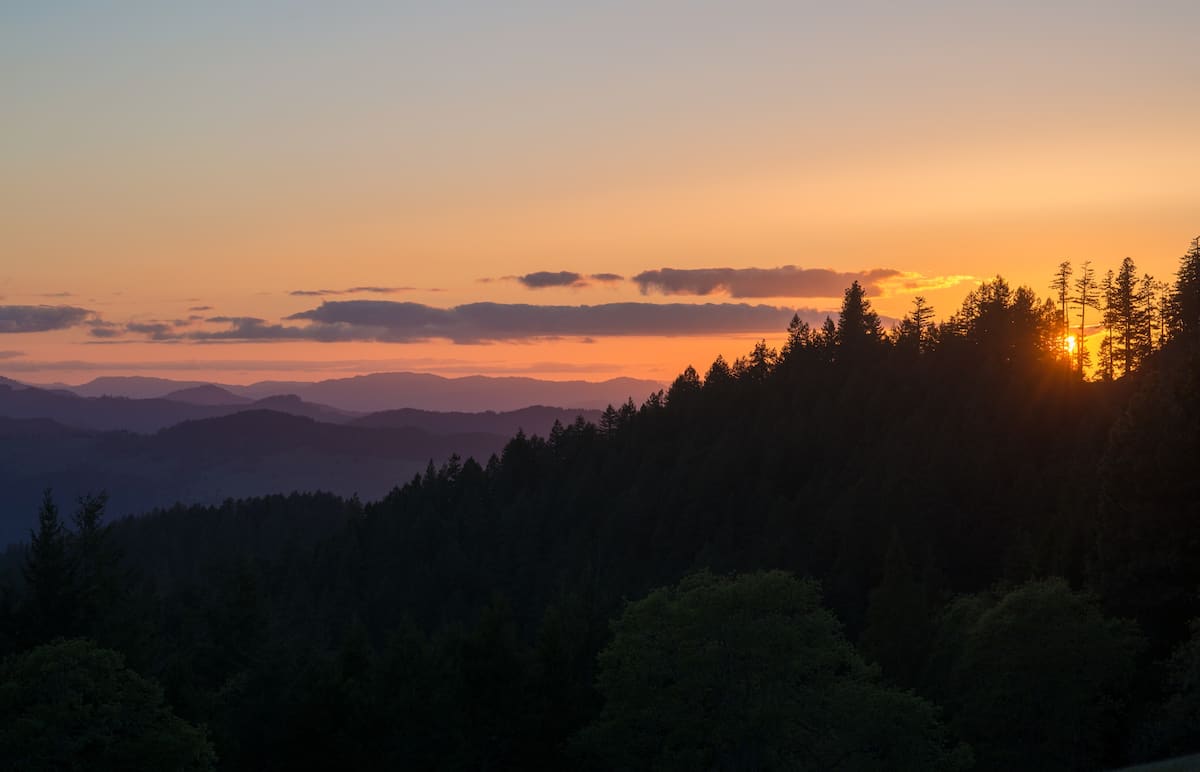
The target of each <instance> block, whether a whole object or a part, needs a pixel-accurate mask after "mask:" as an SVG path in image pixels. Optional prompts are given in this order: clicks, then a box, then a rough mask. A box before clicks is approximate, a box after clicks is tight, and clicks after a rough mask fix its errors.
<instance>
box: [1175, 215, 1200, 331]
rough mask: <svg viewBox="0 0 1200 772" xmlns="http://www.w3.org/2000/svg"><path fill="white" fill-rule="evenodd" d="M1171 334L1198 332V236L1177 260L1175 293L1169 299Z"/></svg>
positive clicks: (1199, 274)
mask: <svg viewBox="0 0 1200 772" xmlns="http://www.w3.org/2000/svg"><path fill="white" fill-rule="evenodd" d="M1171 330H1172V334H1174V333H1182V334H1184V335H1195V334H1196V332H1197V330H1200V236H1197V237H1196V238H1194V239H1192V244H1191V246H1190V247H1189V248H1188V251H1187V252H1186V253H1185V254H1184V255H1183V257H1181V258H1180V259H1179V271H1178V272H1177V273H1176V274H1175V292H1174V294H1173V295H1172V297H1171Z"/></svg>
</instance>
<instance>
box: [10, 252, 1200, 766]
mask: <svg viewBox="0 0 1200 772" xmlns="http://www.w3.org/2000/svg"><path fill="white" fill-rule="evenodd" d="M1046 289H1047V290H1048V291H1049V293H1050V294H1049V296H1048V297H1043V296H1042V295H1041V294H1040V293H1039V291H1038V290H1035V289H1033V288H1030V287H1012V286H1010V285H1009V283H1008V282H1006V281H1005V280H1004V279H1003V278H1001V277H996V278H995V279H992V280H989V281H985V282H983V283H982V284H980V285H979V286H977V287H976V288H975V289H973V290H972V291H971V292H970V293H969V294H968V295H967V297H966V298H965V299H964V301H963V303H962V305H961V307H960V308H959V309H957V310H955V311H954V312H953V313H949V314H946V315H945V320H944V321H941V322H937V321H934V320H935V314H936V311H935V309H933V308H931V307H929V305H928V304H927V303H926V302H925V301H924V300H923V299H922V298H920V297H918V298H916V300H915V302H914V304H913V308H912V310H911V312H910V313H909V314H908V315H907V316H906V317H905V318H904V319H903V320H902V321H901V322H900V323H899V324H898V325H897V326H896V327H895V328H894V329H891V330H885V329H884V328H883V326H882V324H881V322H880V319H879V317H878V315H877V314H876V313H875V312H874V311H873V310H872V308H871V303H870V300H869V299H868V298H867V297H866V296H865V293H864V291H863V289H862V287H861V286H859V285H858V284H857V283H855V284H853V285H852V286H850V287H849V288H848V289H847V290H846V292H845V297H844V300H843V303H842V307H841V310H840V313H839V314H838V315H837V318H836V319H835V318H829V319H827V320H826V322H825V324H824V325H823V326H821V327H820V328H810V327H809V326H808V325H806V324H805V323H803V322H801V321H800V320H799V319H798V318H797V319H796V320H795V321H794V322H793V324H792V326H791V327H790V328H789V330H788V337H787V340H786V343H785V344H784V345H783V346H782V347H781V348H779V349H778V350H776V349H774V348H772V347H770V346H768V345H767V344H766V343H765V342H762V343H759V344H758V345H756V346H755V347H754V349H753V350H752V351H750V352H747V353H746V354H745V355H744V356H740V357H737V358H735V359H734V360H733V361H731V362H730V361H727V360H726V359H724V358H722V357H718V358H717V359H716V361H714V362H713V363H711V365H709V366H708V367H707V368H703V369H704V372H703V374H702V373H701V372H700V371H699V370H696V369H694V368H693V367H688V368H687V369H685V370H684V371H683V372H682V373H681V374H680V375H679V376H678V377H677V378H676V379H675V380H674V382H673V383H672V384H671V386H670V388H669V389H666V390H664V391H661V392H658V393H654V394H650V395H648V397H647V398H646V399H645V400H644V401H643V402H642V403H641V404H640V405H639V404H636V403H634V402H633V401H630V402H627V403H625V404H623V405H619V406H610V407H609V408H608V409H607V410H606V411H604V413H603V414H602V415H601V416H600V418H599V420H598V421H597V422H595V423H590V422H587V421H584V420H583V419H579V420H577V421H575V422H573V423H569V424H565V425H564V424H562V423H557V424H556V425H555V426H554V428H553V429H552V430H551V431H550V432H549V433H548V434H547V436H545V437H542V436H527V435H525V434H524V433H520V432H518V433H517V434H516V435H515V436H513V437H512V438H511V439H509V440H508V442H507V443H506V444H505V446H504V448H503V451H502V452H501V453H498V454H496V455H493V456H491V457H490V458H486V459H475V458H460V457H458V456H451V457H450V458H448V459H436V460H435V461H436V462H435V461H431V462H430V464H429V466H428V468H427V470H426V471H425V472H424V473H423V474H418V475H416V476H415V477H413V478H412V479H409V480H405V481H397V482H398V484H397V486H396V487H395V488H394V489H393V490H392V491H391V492H390V493H389V494H388V495H386V496H385V497H383V498H382V499H380V500H378V501H366V502H364V501H360V500H359V499H358V498H357V497H350V498H344V497H339V496H334V495H332V494H327V493H320V492H291V493H286V492H281V493H280V494H279V495H273V496H266V497H259V498H251V499H242V500H228V501H226V502H225V503H223V504H222V505H220V506H186V505H182V504H181V505H177V506H175V507H172V508H168V509H159V510H156V511H153V512H149V513H146V514H144V515H142V516H140V517H136V518H127V519H120V520H111V521H110V520H108V519H106V518H105V495H104V493H102V492H99V491H97V492H96V493H95V495H89V496H84V497H83V498H81V499H79V500H78V501H72V502H57V501H56V500H55V498H54V495H53V492H51V491H47V492H46V494H45V497H44V501H43V503H42V505H41V507H40V509H39V511H37V512H36V513H34V512H31V513H30V519H31V522H34V527H33V529H32V531H31V532H30V536H29V540H28V543H25V544H21V545H15V546H13V547H10V548H9V549H8V551H7V552H6V553H5V554H4V555H3V557H2V558H0V655H2V656H3V663H2V664H0V762H2V764H0V765H2V766H5V767H6V768H13V769H23V770H64V769H71V770H74V769H79V770H83V769H89V770H97V769H135V768H136V769H161V770H208V769H222V770H226V769H228V770H234V769H238V770H240V769H256V770H303V769H419V770H507V769H521V770H539V769H546V770H558V769H596V770H607V769H621V770H640V769H645V770H697V769H707V770H729V771H732V770H758V769H764V770H769V769H771V770H837V769H843V770H876V769H877V770H904V769H911V770H939V769H942V770H966V769H976V770H1011V769H1018V768H1019V769H1031V770H1038V769H1044V770H1087V769H1099V768H1115V767H1120V766H1123V765H1127V764H1132V763H1137V762H1141V761H1147V760H1154V759H1161V758H1167V757H1172V756H1179V755H1183V754H1188V753H1195V752H1200V594H1198V591H1200V239H1196V240H1193V241H1192V242H1191V244H1190V247H1189V248H1188V249H1187V251H1186V253H1185V254H1184V255H1183V257H1182V258H1181V260H1180V263H1179V270H1178V273H1177V274H1176V276H1175V277H1173V281H1171V282H1162V281H1158V280H1156V279H1154V278H1153V277H1150V276H1145V275H1141V274H1139V272H1138V270H1137V267H1136V266H1135V264H1134V262H1133V261H1132V260H1131V259H1128V258H1126V259H1125V260H1124V261H1123V262H1122V263H1121V264H1120V265H1119V266H1117V267H1116V268H1115V269H1114V270H1113V271H1108V272H1106V273H1104V274H1103V275H1100V274H1099V273H1098V271H1097V269H1096V268H1095V267H1094V266H1093V265H1092V264H1090V263H1083V264H1081V265H1072V264H1070V263H1063V264H1061V265H1060V266H1058V268H1057V269H1056V270H1054V271H1052V272H1050V271H1048V276H1047V285H1046ZM1097 339H1098V340H1099V341H1100V342H1099V343H1097V344H1095V345H1094V346H1093V347H1092V348H1094V350H1089V345H1088V343H1089V341H1096V340H1097ZM60 504H61V507H62V508H61V509H60ZM35 515H36V520H34V516H35Z"/></svg>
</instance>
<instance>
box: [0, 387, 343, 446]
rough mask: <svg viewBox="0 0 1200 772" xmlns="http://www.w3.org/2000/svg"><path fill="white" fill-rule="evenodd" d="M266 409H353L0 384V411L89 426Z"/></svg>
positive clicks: (319, 415)
mask: <svg viewBox="0 0 1200 772" xmlns="http://www.w3.org/2000/svg"><path fill="white" fill-rule="evenodd" d="M255 407H258V408H269V409H273V410H278V411H280V412H285V413H291V414H293V415H300V416H307V417H309V418H314V419H320V420H322V421H330V422H335V423H343V422H345V421H348V420H350V419H352V418H355V417H357V415H358V414H356V413H347V412H345V411H340V410H335V409H333V408H330V407H326V406H325V405H314V404H312V403H309V402H305V401H303V400H301V399H300V398H299V397H296V396H294V395H292V396H287V395H282V396H278V397H271V398H269V399H264V400H257V401H254V400H249V399H247V400H246V401H245V402H244V403H240V404H195V403H188V402H179V401H175V400H169V399H161V398H155V399H132V398H128V397H81V396H77V395H74V394H69V393H64V392H61V391H48V390H46V389H40V388H33V387H22V388H14V387H12V386H9V385H7V384H0V416H3V417H6V418H18V419H21V418H46V419H49V420H52V421H55V422H57V423H60V424H63V425H64V426H70V427H75V428H80V429H89V430H93V431H130V432H138V433H143V434H145V433H149V432H156V431H158V430H159V429H165V428H166V427H168V426H173V425H175V424H178V423H180V422H182V421H192V420H197V419H202V418H215V417H217V416H222V415H228V414H230V413H236V412H241V411H244V410H246V409H248V408H255Z"/></svg>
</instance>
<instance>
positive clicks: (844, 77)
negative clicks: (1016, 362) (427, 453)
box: [0, 0, 1200, 383]
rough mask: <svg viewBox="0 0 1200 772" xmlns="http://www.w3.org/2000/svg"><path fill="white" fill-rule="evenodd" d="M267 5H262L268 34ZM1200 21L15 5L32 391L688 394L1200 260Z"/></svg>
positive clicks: (4, 227)
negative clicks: (376, 378) (609, 386)
mask: <svg viewBox="0 0 1200 772" xmlns="http://www.w3.org/2000/svg"><path fill="white" fill-rule="evenodd" d="M248 6H252V7H248ZM1196 29H1200V4H1197V3H1195V2H1182V1H1180V2H1166V1H1162V2H1155V1H1153V0H1151V1H1148V2H1147V1H1144V2H1106V1H1105V0H1092V2H1052V1H1051V2H1046V1H1044V0H1043V1H1042V2H1036V3H1035V2H1024V1H1023V0H1010V1H1009V2H1004V3H983V2H980V3H974V2H972V3H963V2H961V0H960V1H959V2H941V1H938V2H906V3H895V2H884V1H883V0H866V1H862V2H839V3H836V4H835V3H819V4H818V3H809V2H797V1H795V0H793V1H792V2H786V3H785V2H778V3H774V2H754V1H752V0H748V1H743V2H737V3H733V2H728V3H706V2H688V3H682V2H678V3H676V2H647V1H643V2H636V3H635V2H597V3H586V4H575V3H567V2H561V1H560V2H554V3H550V2H544V3H522V2H515V3H507V4H500V3H485V2H478V1H469V2H467V1H462V2H459V1H455V0H446V1H444V2H439V3H404V2H401V3H386V4H385V3H365V2H345V3H337V4H329V3H303V2H288V3H274V2H259V3H225V2H216V1H214V2H210V3H192V4H168V3H149V2H147V3H99V2H96V3H90V2H89V3H69V2H66V3H54V4H51V3H34V2H8V3H2V4H0V99H2V101H0V104H2V105H3V107H2V108H0V109H2V111H3V121H0V138H2V141H0V375H6V376H8V377H12V378H17V379H19V380H24V381H28V382H38V383H47V382H55V381H59V382H81V381H85V380H89V379H90V378H92V377H96V376H99V375H113V374H137V375H159V376H165V377H183V378H188V379H198V378H209V379H212V380H216V381H223V382H233V383H247V382H252V381H256V380H263V379H269V378H279V377H286V378H288V379H292V380H315V379H320V378H327V377H337V376H341V375H348V374H356V373H364V372H374V371H384V370H417V371H424V372H435V373H440V374H445V375H459V374H474V373H482V374H494V375H503V374H521V375H534V376H539V377H546V378H553V379H567V378H583V379H588V380H598V379H603V378H609V377H614V376H618V375H629V376H634V377H644V378H652V379H659V380H664V381H665V380H669V379H670V378H672V377H673V376H674V375H675V374H676V373H678V372H679V371H680V370H682V369H683V367H685V366H686V365H688V364H693V365H695V366H696V367H697V368H698V369H700V370H701V371H703V370H704V369H705V368H706V367H707V364H708V363H710V362H711V361H712V359H713V358H714V357H715V356H716V355H717V354H718V353H722V354H724V355H725V356H726V357H728V358H732V357H733V356H737V355H739V354H743V353H745V352H746V351H748V350H749V349H750V348H751V347H752V345H753V343H754V342H755V341H757V340H758V339H760V338H764V337H765V338H766V339H767V340H768V342H773V343H778V342H779V341H780V340H781V339H782V337H783V334H784V330H785V328H786V324H787V320H788V319H790V318H791V315H792V313H793V312H799V313H800V314H801V316H802V317H804V318H806V319H809V320H811V321H813V322H819V321H820V320H821V319H823V318H824V316H825V315H826V314H828V313H835V312H836V308H837V307H838V305H839V302H840V295H841V290H842V289H843V288H844V287H845V286H846V285H847V284H849V282H850V281H853V280H859V281H861V282H862V283H863V284H864V286H866V287H867V288H868V292H869V294H870V296H871V298H872V302H873V303H874V305H875V308H876V309H877V310H878V311H879V312H880V313H881V314H883V315H884V316H885V317H887V318H889V319H895V318H899V317H900V316H902V315H903V314H904V312H905V311H906V310H907V309H908V308H909V307H910V306H911V303H912V299H913V297H914V295H915V294H918V293H920V294H922V295H923V296H925V297H926V298H927V299H928V300H929V301H930V302H931V303H932V304H933V306H934V308H935V309H936V311H937V313H938V315H939V316H941V317H945V316H948V315H949V314H950V313H952V312H953V311H954V310H955V309H956V308H957V306H958V305H959V304H960V303H961V300H962V298H963V296H964V295H965V294H966V293H967V292H968V291H969V290H970V289H971V288H972V287H973V286H974V284H975V283H976V282H978V281H980V280H982V279H985V278H988V277H991V276H994V275H996V274H1002V275H1004V276H1005V277H1006V278H1007V279H1008V280H1009V281H1010V282H1012V283H1014V284H1028V285H1030V286H1032V287H1033V288H1034V289H1035V290H1037V291H1038V292H1039V293H1041V294H1045V295H1049V293H1050V290H1049V287H1048V285H1049V281H1050V278H1051V275H1052V274H1053V271H1054V269H1055V267H1056V266H1057V265H1058V263H1059V262H1060V261H1061V260H1072V261H1074V262H1075V263H1076V264H1079V263H1081V262H1082V261H1084V260H1091V261H1093V263H1094V264H1095V265H1096V266H1097V267H1098V268H1099V269H1100V272H1101V273H1102V272H1103V270H1105V269H1106V268H1109V267H1112V268H1115V267H1117V265H1118V264H1119V262H1120V260H1121V259H1122V258H1123V257H1124V256H1126V255H1128V256H1131V257H1133V258H1134V260H1135V261H1136V262H1137V265H1138V267H1139V268H1140V269H1141V270H1143V271H1147V272H1150V273H1152V274H1154V275H1156V276H1158V277H1159V278H1169V277H1170V276H1171V275H1172V274H1173V272H1174V270H1175V267H1176V265H1177V261H1178V257H1179V256H1180V255H1181V254H1182V253H1183V252H1184V251H1185V249H1186V248H1187V245H1188V242H1189V241H1190V239H1191V238H1192V237H1194V236H1196V235H1197V234H1198V233H1200V142H1197V141H1196V127H1197V125H1200V120H1198V119H1200V98H1198V97H1200V90H1198V87H1197V84H1198V83H1200V46H1196V45H1195V30H1196Z"/></svg>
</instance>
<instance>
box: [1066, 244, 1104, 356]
mask: <svg viewBox="0 0 1200 772" xmlns="http://www.w3.org/2000/svg"><path fill="white" fill-rule="evenodd" d="M1071 300H1072V301H1074V303H1075V304H1076V305H1078V306H1079V337H1078V338H1077V339H1076V341H1075V351H1076V354H1077V356H1078V362H1077V368H1078V372H1079V375H1080V377H1083V374H1084V371H1085V370H1086V369H1087V362H1088V352H1087V342H1086V340H1087V338H1086V336H1087V310H1088V309H1089V308H1091V309H1098V308H1099V307H1100V288H1099V286H1098V285H1097V284H1096V269H1095V268H1093V267H1092V261H1091V260H1085V261H1084V262H1083V268H1082V270H1081V271H1080V272H1079V277H1078V278H1076V279H1075V296H1074V297H1073V298H1071Z"/></svg>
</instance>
